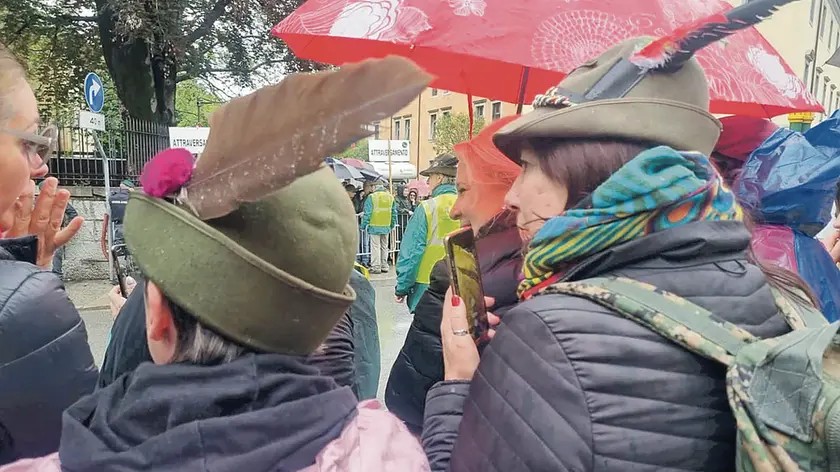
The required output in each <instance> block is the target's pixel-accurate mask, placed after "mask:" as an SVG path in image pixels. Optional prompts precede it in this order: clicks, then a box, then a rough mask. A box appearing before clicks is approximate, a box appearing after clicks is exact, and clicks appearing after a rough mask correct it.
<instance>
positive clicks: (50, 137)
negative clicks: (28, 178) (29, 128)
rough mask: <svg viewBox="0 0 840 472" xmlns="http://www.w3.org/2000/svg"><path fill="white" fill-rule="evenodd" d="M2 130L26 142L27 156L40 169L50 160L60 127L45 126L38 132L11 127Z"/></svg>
mask: <svg viewBox="0 0 840 472" xmlns="http://www.w3.org/2000/svg"><path fill="white" fill-rule="evenodd" d="M0 131H1V132H3V133H6V134H8V135H11V136H14V137H16V138H20V139H21V140H22V141H23V142H24V143H25V145H26V147H25V153H26V158H27V159H28V160H29V165H30V166H31V167H32V168H33V169H39V168H41V166H43V165H46V164H47V162H49V160H50V158H51V157H52V154H53V151H54V150H55V146H56V144H57V143H58V128H57V127H55V126H54V125H49V126H47V127H45V128H44V129H42V130H41V131H40V132H38V133H37V134H36V133H28V132H26V131H19V130H16V129H9V128H3V129H2V130H0Z"/></svg>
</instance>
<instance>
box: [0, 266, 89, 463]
mask: <svg viewBox="0 0 840 472" xmlns="http://www.w3.org/2000/svg"><path fill="white" fill-rule="evenodd" d="M96 378H97V371H96V366H95V364H94V361H93V356H92V355H91V352H90V347H89V346H88V343H87V332H86V330H85V324H84V321H82V318H81V317H80V316H79V313H78V312H77V311H76V308H75V307H74V306H73V304H72V303H71V302H70V299H69V298H68V297H67V293H66V292H65V290H64V287H63V286H62V284H61V281H60V280H59V279H58V277H57V276H56V275H55V274H53V273H52V272H48V271H46V270H43V269H41V268H39V267H37V266H34V265H32V264H29V263H26V262H19V261H11V260H4V261H0V430H3V429H5V430H6V431H7V434H8V436H9V439H10V441H9V443H10V444H8V443H6V444H4V443H3V441H0V457H2V458H4V459H7V460H8V459H9V458H11V459H17V458H23V457H37V456H41V455H44V454H48V453H51V452H54V451H56V450H57V448H58V440H59V436H60V433H61V413H62V412H63V411H64V410H65V409H66V408H67V407H68V406H70V405H72V404H73V403H75V402H76V401H77V400H78V399H79V398H81V397H82V396H84V395H87V394H89V393H91V392H92V391H93V389H94V387H95V386H96Z"/></svg>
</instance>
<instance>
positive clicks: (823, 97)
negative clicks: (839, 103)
mask: <svg viewBox="0 0 840 472" xmlns="http://www.w3.org/2000/svg"><path fill="white" fill-rule="evenodd" d="M827 91H828V82H825V81H823V86H822V94H821V95H820V103H822V104H823V107H824V106H825V104H826V101H825V94H826V92H827Z"/></svg>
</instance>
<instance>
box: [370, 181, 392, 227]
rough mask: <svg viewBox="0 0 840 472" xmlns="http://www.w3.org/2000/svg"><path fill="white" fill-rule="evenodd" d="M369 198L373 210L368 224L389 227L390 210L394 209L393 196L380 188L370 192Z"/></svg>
mask: <svg viewBox="0 0 840 472" xmlns="http://www.w3.org/2000/svg"><path fill="white" fill-rule="evenodd" d="M370 198H371V203H372V204H373V212H372V213H371V215H370V223H368V225H370V226H376V227H380V228H390V227H391V216H392V211H393V209H394V196H393V195H391V194H390V193H388V192H386V191H384V190H380V191H378V192H374V193H372V194H371V195H370Z"/></svg>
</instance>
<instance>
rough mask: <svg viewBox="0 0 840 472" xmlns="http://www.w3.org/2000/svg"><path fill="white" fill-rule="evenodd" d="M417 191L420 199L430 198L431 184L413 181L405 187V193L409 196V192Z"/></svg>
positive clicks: (423, 181)
mask: <svg viewBox="0 0 840 472" xmlns="http://www.w3.org/2000/svg"><path fill="white" fill-rule="evenodd" d="M412 190H416V191H417V195H418V196H420V197H427V196H429V194H430V193H432V192H431V190H430V189H429V184H427V183H426V181H425V180H412V181H411V182H409V183H408V185H406V186H405V193H406V195H408V192H410V191H412Z"/></svg>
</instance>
